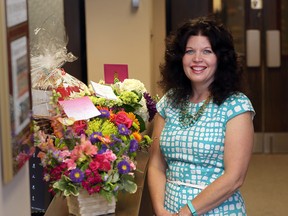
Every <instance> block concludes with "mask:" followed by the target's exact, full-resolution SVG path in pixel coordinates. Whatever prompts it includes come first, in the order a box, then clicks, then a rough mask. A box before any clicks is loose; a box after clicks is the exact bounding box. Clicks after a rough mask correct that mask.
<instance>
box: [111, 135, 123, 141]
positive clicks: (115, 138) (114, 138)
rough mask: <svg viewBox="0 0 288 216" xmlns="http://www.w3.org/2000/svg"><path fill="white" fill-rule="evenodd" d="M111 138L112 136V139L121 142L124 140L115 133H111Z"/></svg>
mask: <svg viewBox="0 0 288 216" xmlns="http://www.w3.org/2000/svg"><path fill="white" fill-rule="evenodd" d="M111 138H112V140H114V141H115V142H117V143H121V142H122V140H121V139H119V138H118V137H117V136H115V135H114V134H112V135H111Z"/></svg>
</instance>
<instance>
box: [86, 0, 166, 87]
mask: <svg viewBox="0 0 288 216" xmlns="http://www.w3.org/2000/svg"><path fill="white" fill-rule="evenodd" d="M131 2H132V1H131V0H121V1H119V0H96V1H95V0H86V1H85V4H86V33H87V35H86V37H87V61H88V81H90V80H93V81H95V82H98V81H99V80H100V79H104V68H103V65H104V64H128V73H129V78H135V79H139V80H141V81H142V82H143V83H144V84H145V86H146V88H147V90H148V91H150V92H151V91H154V89H155V87H156V80H155V74H157V73H159V71H158V65H159V56H160V55H161V54H163V52H164V36H165V21H164V20H165V12H164V11H165V3H164V2H165V1H164V0H157V1H153V0H140V4H139V8H138V9H137V10H133V9H132V8H131ZM155 2H156V3H155ZM154 11H156V12H154ZM155 23H157V24H160V25H158V26H156V27H155V26H154V24H155ZM154 47H157V50H156V51H155V49H154ZM155 59H156V62H155ZM155 64H156V66H154V65H155Z"/></svg>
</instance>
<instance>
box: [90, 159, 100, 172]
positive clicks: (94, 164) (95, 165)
mask: <svg viewBox="0 0 288 216" xmlns="http://www.w3.org/2000/svg"><path fill="white" fill-rule="evenodd" d="M89 167H90V169H91V170H92V171H96V170H97V169H98V168H99V167H100V163H99V162H98V161H96V160H93V161H92V162H91V163H90V164H89Z"/></svg>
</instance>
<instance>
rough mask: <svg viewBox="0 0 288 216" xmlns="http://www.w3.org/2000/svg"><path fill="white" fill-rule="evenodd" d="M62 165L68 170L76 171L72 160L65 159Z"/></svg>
mask: <svg viewBox="0 0 288 216" xmlns="http://www.w3.org/2000/svg"><path fill="white" fill-rule="evenodd" d="M64 163H66V164H67V167H68V170H73V169H76V163H75V161H74V160H72V159H66V160H64Z"/></svg>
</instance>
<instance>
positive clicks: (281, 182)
mask: <svg viewBox="0 0 288 216" xmlns="http://www.w3.org/2000/svg"><path fill="white" fill-rule="evenodd" d="M241 192H242V194H243V197H244V199H245V202H246V207H247V212H248V216H286V215H288V154H254V155H253V156H252V160H251V163H250V168H249V171H248V174H247V177H246V181H245V184H244V185H243V187H242V189H241Z"/></svg>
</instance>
